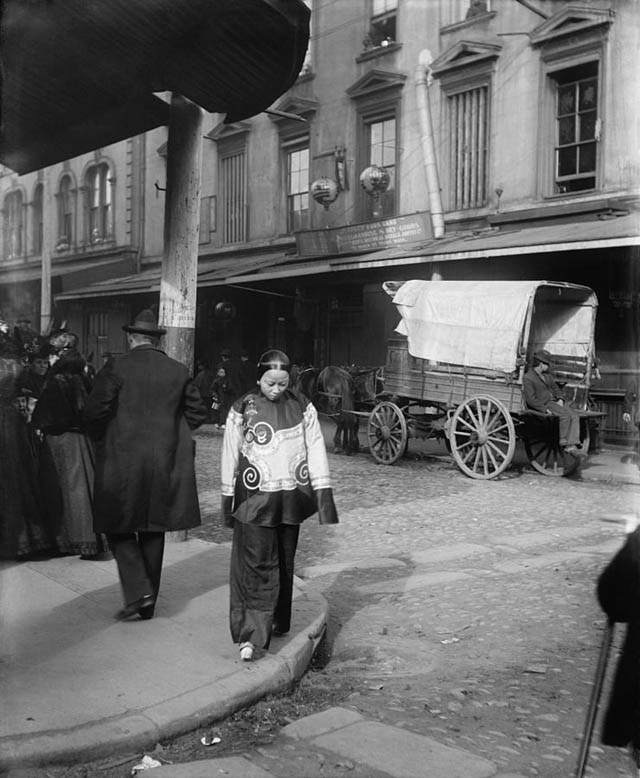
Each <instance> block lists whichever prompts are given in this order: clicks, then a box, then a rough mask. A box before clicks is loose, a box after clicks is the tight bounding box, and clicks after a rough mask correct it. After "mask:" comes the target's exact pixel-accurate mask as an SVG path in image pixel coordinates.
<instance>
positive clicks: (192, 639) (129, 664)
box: [0, 449, 640, 778]
mask: <svg viewBox="0 0 640 778" xmlns="http://www.w3.org/2000/svg"><path fill="white" fill-rule="evenodd" d="M443 454H444V456H448V455H447V454H446V452H443ZM626 454H628V452H627V451H626V450H623V449H619V450H618V449H607V450H606V451H604V452H603V453H600V454H595V455H591V456H590V458H589V460H588V461H587V462H586V463H585V465H584V467H583V469H582V474H581V477H582V479H583V480H585V481H598V482H605V483H621V484H633V485H640V470H639V469H638V465H637V464H635V463H625V462H624V461H622V460H623V459H624V458H625V455H626ZM532 476H535V477H539V478H542V479H544V478H545V477H544V476H541V475H540V476H538V475H537V474H535V473H532ZM460 477H461V478H463V477H464V476H462V475H461V476H460ZM229 556H230V545H229V544H215V543H209V542H205V541H201V540H196V539H190V540H188V541H186V542H183V543H168V544H167V546H166V556H165V568H164V572H163V581H162V586H161V591H160V597H159V600H158V605H157V608H156V616H155V618H154V619H152V620H151V621H139V620H134V621H131V622H117V621H115V620H114V619H113V615H114V613H115V611H116V610H117V609H118V608H119V607H120V604H121V594H120V587H119V583H118V578H117V572H116V566H115V564H114V562H113V561H112V560H108V561H104V562H96V561H83V560H80V559H78V558H77V557H62V558H56V559H49V560H43V561H33V562H21V563H13V562H3V563H0V614H1V615H0V619H1V622H0V699H1V700H2V703H1V707H0V711H1V713H0V772H2V768H6V767H9V766H18V765H20V766H25V765H43V764H49V763H53V762H65V761H68V762H74V763H78V762H82V761H84V760H86V761H88V760H90V759H97V758H102V757H106V756H111V755H113V754H114V753H117V752H119V751H126V752H129V753H130V752H132V751H136V750H137V751H143V750H144V749H149V748H153V746H154V745H155V744H156V743H157V742H158V741H159V740H162V739H167V738H169V737H172V736H175V735H178V734H180V733H184V732H188V731H192V730H194V729H196V728H197V727H199V726H202V725H206V724H208V723H211V722H213V721H216V720H220V719H223V718H225V717H227V716H229V715H230V714H231V713H233V712H235V711H236V710H238V709H239V708H241V707H243V706H246V705H249V704H251V703H253V702H255V701H257V700H258V699H260V698H262V697H264V696H265V695H267V694H270V693H277V692H279V691H282V690H284V689H285V688H287V687H288V686H289V685H290V684H291V683H292V682H293V681H294V680H296V679H297V678H299V677H300V676H301V675H302V674H303V673H304V672H305V670H306V669H307V667H308V664H309V662H310V660H311V657H312V655H313V651H314V650H315V647H316V645H317V643H318V642H319V640H320V638H321V636H322V634H323V630H324V627H325V624H326V619H327V603H326V601H325V600H324V599H323V598H322V597H321V596H319V595H318V594H313V593H312V592H311V591H310V590H306V589H305V587H304V584H303V583H302V582H301V581H298V582H297V588H296V594H295V605H294V621H293V625H292V630H291V633H290V634H289V635H288V636H287V637H286V638H276V639H274V640H273V642H272V645H271V649H270V651H269V653H268V654H267V655H266V656H265V657H263V658H261V659H260V660H259V661H256V662H253V663H250V664H244V663H241V662H240V660H239V656H238V651H237V647H236V646H234V645H233V644H232V642H231V637H230V635H229V627H228V586H227V579H228V569H229ZM199 764H202V763H199ZM184 769H187V767H186V766H185V767H184ZM184 774H185V775H193V776H195V775H196V774H195V773H193V774H190V773H184ZM231 774H233V773H231ZM240 774H241V773H238V775H240ZM483 774H486V775H492V774H493V773H490V772H489V773H483ZM180 775H182V773H180ZM434 775H435V774H434ZM451 775H453V773H451ZM158 778H161V775H160V774H159V775H158Z"/></svg>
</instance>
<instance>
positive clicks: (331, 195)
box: [311, 176, 339, 210]
mask: <svg viewBox="0 0 640 778" xmlns="http://www.w3.org/2000/svg"><path fill="white" fill-rule="evenodd" d="M338 194H339V190H338V184H337V183H336V182H335V181H334V180H333V178H328V177H327V176H323V177H322V178H318V179H317V180H316V181H314V182H313V183H312V184H311V197H313V199H314V200H315V201H316V202H317V203H320V205H322V206H323V207H324V209H325V210H328V209H329V206H330V205H331V203H333V202H335V201H336V198H337V197H338Z"/></svg>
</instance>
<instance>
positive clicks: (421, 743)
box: [153, 708, 525, 778]
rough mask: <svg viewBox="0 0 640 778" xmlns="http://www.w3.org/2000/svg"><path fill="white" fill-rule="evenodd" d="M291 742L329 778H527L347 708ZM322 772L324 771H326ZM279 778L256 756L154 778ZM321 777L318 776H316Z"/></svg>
mask: <svg viewBox="0 0 640 778" xmlns="http://www.w3.org/2000/svg"><path fill="white" fill-rule="evenodd" d="M281 734H282V735H283V736H284V737H286V738H289V739H290V744H291V745H289V746H288V747H289V748H291V749H292V751H290V753H291V758H292V760H294V759H295V763H296V765H298V766H299V768H300V775H302V774H308V773H306V772H304V769H303V766H304V764H305V761H304V760H305V756H306V757H307V760H308V762H311V763H312V764H313V763H315V764H316V765H318V754H319V752H320V753H322V754H323V755H324V761H323V762H322V763H321V766H320V771H321V772H322V773H323V774H326V775H328V776H329V775H343V774H347V773H350V774H352V775H353V774H355V775H358V776H363V775H364V776H366V777H367V778H378V777H379V778H383V776H385V777H386V778H388V777H389V776H392V778H418V776H428V778H525V776H524V775H522V774H520V773H513V772H509V773H505V772H503V771H500V770H499V768H497V767H496V765H495V764H494V763H493V762H491V761H489V760H488V759H484V758H483V757H480V756H478V755H477V754H473V753H472V752H470V751H466V750H465V749H462V748H452V747H451V746H446V745H443V744H442V743H440V742H438V741H437V740H434V739H433V738H431V737H427V736H426V735H419V734H417V733H415V732H411V731H409V730H407V729H404V728H401V727H394V726H390V725H388V724H382V723H381V722H379V721H372V720H370V719H366V718H364V717H363V716H361V715H360V714H359V713H358V712H357V711H354V710H351V709H349V708H330V709H329V710H326V711H323V712H322V713H316V714H314V715H312V716H307V717H306V718H303V719H300V720H299V721H294V722H293V723H292V724H289V725H287V726H286V727H284V728H283V729H282V730H281ZM293 749H295V751H293ZM323 768H324V769H323ZM222 774H223V775H226V776H227V778H278V771H277V768H276V769H275V770H274V768H273V767H271V765H270V764H269V760H265V759H261V758H260V756H259V755H258V756H257V758H256V759H255V760H254V758H253V756H251V757H245V756H242V757H227V758H220V759H205V760H201V761H197V762H188V763H185V764H179V765H167V766H163V767H158V768H156V770H155V772H154V773H153V776H154V778H211V776H215V775H222ZM318 774H319V773H318Z"/></svg>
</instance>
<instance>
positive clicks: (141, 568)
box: [84, 309, 206, 619]
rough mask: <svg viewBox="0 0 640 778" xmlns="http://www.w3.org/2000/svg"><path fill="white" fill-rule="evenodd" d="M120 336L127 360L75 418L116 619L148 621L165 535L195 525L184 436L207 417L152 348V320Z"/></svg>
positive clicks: (112, 369) (177, 366) (115, 362)
mask: <svg viewBox="0 0 640 778" xmlns="http://www.w3.org/2000/svg"><path fill="white" fill-rule="evenodd" d="M123 330H124V331H125V332H126V333H127V341H128V344H129V352H128V353H127V354H124V355H122V356H117V357H114V358H113V359H111V360H110V361H109V362H107V363H106V365H105V366H104V367H103V368H102V370H101V371H100V372H99V373H98V375H97V376H96V380H95V385H94V387H93V390H92V392H91V394H90V395H89V399H88V401H87V405H86V407H85V410H84V419H85V421H86V422H87V424H88V427H89V430H90V433H91V435H92V437H93V439H94V441H95V447H96V479H95V505H94V529H95V531H96V532H104V533H105V534H106V535H107V540H108V542H109V546H110V548H111V550H112V551H113V555H114V557H115V560H116V563H117V565H118V573H119V576H120V583H121V585H122V591H123V595H124V607H123V608H122V609H121V610H120V611H119V612H118V613H117V614H116V618H118V619H129V618H132V617H134V616H140V617H141V618H143V619H150V618H151V617H152V616H153V613H154V607H155V602H156V598H157V595H158V589H159V587H160V575H161V571H162V559H163V555H164V536H165V532H170V531H178V530H185V529H189V528H190V527H196V526H198V525H199V524H200V507H199V504H198V493H197V490H196V477H195V466H194V454H195V447H194V442H193V438H192V436H191V430H192V429H195V428H196V427H198V426H200V424H202V422H203V421H204V420H205V418H206V409H205V407H204V404H203V403H202V400H201V398H200V392H199V391H198V389H197V388H196V386H195V385H194V384H193V382H192V381H191V378H190V376H189V371H188V370H187V368H186V367H185V366H184V365H183V364H181V363H180V362H178V361H176V360H175V359H171V358H170V357H168V356H167V355H166V354H165V353H164V351H162V350H161V349H160V348H159V347H158V338H159V337H160V336H161V335H164V334H165V332H166V330H164V329H162V328H161V327H159V326H158V322H157V319H156V316H155V314H154V313H153V311H151V310H148V309H147V310H144V311H142V312H141V313H140V314H138V316H137V317H136V319H135V321H134V322H133V323H132V324H130V325H125V326H124V327H123Z"/></svg>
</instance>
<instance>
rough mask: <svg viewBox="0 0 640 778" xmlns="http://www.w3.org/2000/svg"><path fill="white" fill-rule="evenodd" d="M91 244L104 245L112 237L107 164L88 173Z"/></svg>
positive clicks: (102, 164)
mask: <svg viewBox="0 0 640 778" xmlns="http://www.w3.org/2000/svg"><path fill="white" fill-rule="evenodd" d="M87 196H88V206H89V208H88V215H89V221H88V228H89V242H90V243H91V244H93V245H96V244H100V243H104V242H105V241H107V240H109V238H110V237H111V218H112V213H111V181H110V178H109V166H108V165H107V164H106V162H102V163H101V164H99V165H94V166H93V167H91V168H89V171H88V172H87Z"/></svg>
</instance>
